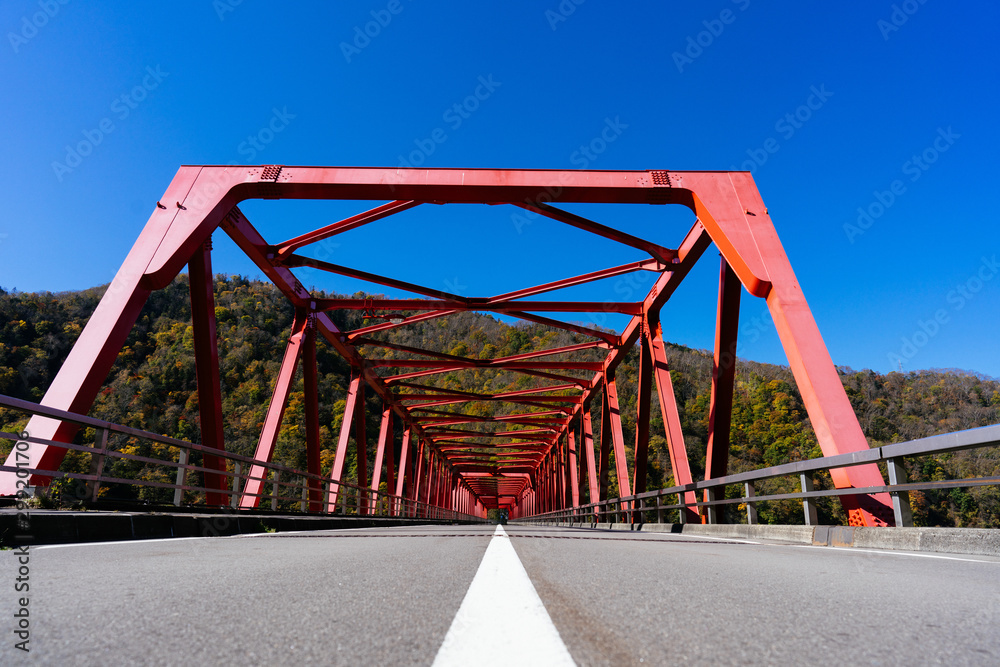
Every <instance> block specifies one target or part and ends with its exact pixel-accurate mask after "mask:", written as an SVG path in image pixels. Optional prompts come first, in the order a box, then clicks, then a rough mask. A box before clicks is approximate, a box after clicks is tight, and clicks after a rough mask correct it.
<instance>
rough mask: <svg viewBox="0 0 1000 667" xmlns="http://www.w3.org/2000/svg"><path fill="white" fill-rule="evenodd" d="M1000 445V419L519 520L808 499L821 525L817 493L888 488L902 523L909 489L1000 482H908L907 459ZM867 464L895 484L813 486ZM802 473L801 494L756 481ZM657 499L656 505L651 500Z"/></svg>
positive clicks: (806, 509)
mask: <svg viewBox="0 0 1000 667" xmlns="http://www.w3.org/2000/svg"><path fill="white" fill-rule="evenodd" d="M997 446H1000V424H995V425H993V426H984V427H981V428H975V429H969V430H966V431H957V432H955V433H944V434H942V435H934V436H930V437H927V438H920V439H918V440H909V441H907V442H899V443H895V444H891V445H883V446H882V447H873V448H872V449H867V450H862V451H858V452H851V453H848V454H839V455H837V456H824V457H822V458H817V459H808V460H805V461H795V462H792V463H785V464H782V465H778V466H772V467H770V468H761V469H759V470H751V471H747V472H741V473H737V474H734V475H727V476H726V477H718V478H716V479H708V480H704V481H701V482H694V483H692V484H685V485H682V486H672V487H670V488H667V489H660V490H658V491H648V492H646V493H640V494H636V495H631V496H627V497H624V498H612V499H609V500H605V501H601V502H597V503H589V504H587V505H581V506H579V507H574V508H570V509H566V510H557V511H554V512H545V513H543V514H534V515H531V516H525V517H519V518H518V519H516V520H518V521H519V520H534V519H541V520H546V519H556V520H568V521H583V522H586V521H593V522H598V523H601V522H605V521H616V522H640V523H641V522H642V519H643V516H644V514H646V513H652V512H656V521H657V523H662V522H663V513H664V512H665V511H668V510H676V511H677V512H678V513H679V515H680V523H684V516H685V512H684V510H685V509H686V508H691V507H696V508H701V507H704V508H706V509H708V510H709V511H708V518H709V523H718V520H717V515H716V512H715V511H714V509H715V508H717V507H719V506H722V505H731V504H745V505H746V508H747V523H749V524H755V523H757V510H756V504H757V503H759V502H765V501H769V500H798V499H801V500H802V507H803V514H804V517H805V524H806V525H816V524H817V523H818V519H817V511H816V504H815V499H816V498H823V497H826V496H845V495H863V494H864V495H866V494H872V493H888V494H890V496H891V497H892V507H893V514H894V516H895V520H896V525H897V526H912V525H913V517H912V515H911V512H910V503H909V492H910V491H925V490H931V489H951V488H962V487H972V486H994V485H1000V477H973V478H967V479H949V480H941V481H934V482H916V483H907V482H906V471H905V469H904V468H903V459H904V458H906V457H908V456H927V455H933V454H944V453H947V452H955V451H962V450H968V449H977V448H980V447H997ZM866 463H885V464H886V468H887V471H888V473H889V484H887V485H884V486H869V487H864V488H848V489H823V490H818V491H817V490H815V489H814V487H813V479H812V473H815V472H817V471H821V470H831V469H834V468H846V467H849V466H855V465H862V464H866ZM792 475H798V476H799V482H800V484H801V486H802V491H801V492H798V493H778V494H771V495H764V496H758V495H756V494H755V493H754V487H753V484H754V482H758V481H760V480H764V479H770V478H773V477H787V476H792ZM730 484H743V488H744V495H743V496H741V497H739V498H725V487H726V486H728V485H730ZM692 491H693V492H696V493H697V492H699V491H701V492H704V493H705V495H706V496H707V497H708V498H710V499H709V500H704V501H700V502H693V503H692V502H686V501H685V500H684V495H685V494H686V493H689V492H692ZM673 495H676V496H678V499H677V500H678V502H676V503H665V502H664V499H665V498H667V497H668V496H673ZM650 503H652V504H650Z"/></svg>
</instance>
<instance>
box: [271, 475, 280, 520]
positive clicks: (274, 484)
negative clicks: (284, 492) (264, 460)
mask: <svg viewBox="0 0 1000 667" xmlns="http://www.w3.org/2000/svg"><path fill="white" fill-rule="evenodd" d="M280 478H281V473H280V472H278V471H277V470H272V471H271V511H272V512H274V511H276V510H277V509H278V480H279V479H280Z"/></svg>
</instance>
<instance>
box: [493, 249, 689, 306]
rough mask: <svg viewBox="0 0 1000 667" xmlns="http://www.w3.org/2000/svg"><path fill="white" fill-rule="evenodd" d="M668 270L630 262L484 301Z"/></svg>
mask: <svg viewBox="0 0 1000 667" xmlns="http://www.w3.org/2000/svg"><path fill="white" fill-rule="evenodd" d="M668 268H669V265H668V264H664V263H662V262H659V261H657V260H655V259H653V260H648V259H647V260H645V261H642V262H632V263H630V264H622V265H620V266H614V267H611V268H610V269H603V270H601V271H592V272H591V273H584V274H582V275H579V276H574V277H572V278H565V279H563V280H556V281H553V282H550V283H545V284H544V285H536V286H535V287H526V288H525V289H520V290H517V291H514V292H507V293H505V294H500V295H498V296H494V297H491V298H489V299H487V300H486V301H487V302H488V303H498V302H502V301H511V300H513V299H523V298H524V297H527V296H535V295H536V294H544V293H545V292H553V291H555V290H560V289H565V288H567V287H574V286H576V285H584V284H586V283H590V282H594V281H595V280H603V279H605V278H613V277H615V276H620V275H623V274H626V273H635V272H636V271H655V272H662V271H666V270H667V269H668Z"/></svg>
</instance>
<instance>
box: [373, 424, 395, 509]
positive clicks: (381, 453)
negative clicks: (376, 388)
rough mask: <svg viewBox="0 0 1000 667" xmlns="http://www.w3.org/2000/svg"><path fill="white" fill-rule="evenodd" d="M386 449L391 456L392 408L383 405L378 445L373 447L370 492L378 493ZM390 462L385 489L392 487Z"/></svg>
mask: <svg viewBox="0 0 1000 667" xmlns="http://www.w3.org/2000/svg"><path fill="white" fill-rule="evenodd" d="M386 449H388V450H389V456H390V457H391V456H392V408H391V407H389V406H385V407H384V408H383V409H382V425H381V426H380V427H379V431H378V445H376V448H375V465H374V467H373V468H372V486H371V489H372V493H378V487H379V485H380V484H381V483H382V465H383V463H384V461H385V458H386ZM391 478H392V464H391V463H390V464H389V480H388V481H387V486H386V488H387V489H391V488H392V479H391Z"/></svg>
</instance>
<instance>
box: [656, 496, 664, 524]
mask: <svg viewBox="0 0 1000 667" xmlns="http://www.w3.org/2000/svg"><path fill="white" fill-rule="evenodd" d="M656 523H663V496H656Z"/></svg>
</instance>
